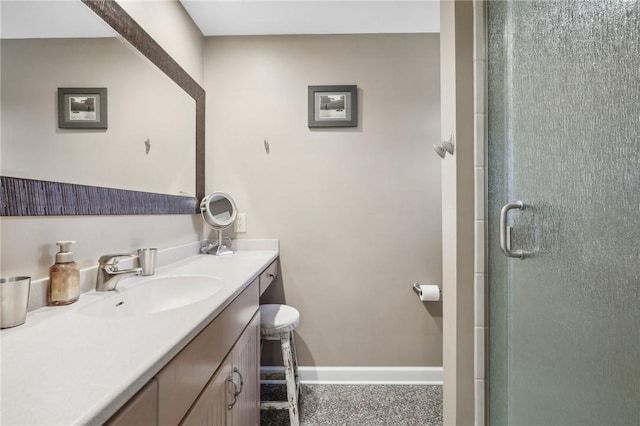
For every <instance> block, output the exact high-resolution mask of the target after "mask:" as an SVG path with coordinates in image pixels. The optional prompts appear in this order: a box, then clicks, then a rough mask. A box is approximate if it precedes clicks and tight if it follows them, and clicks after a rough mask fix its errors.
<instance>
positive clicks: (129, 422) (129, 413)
mask: <svg viewBox="0 0 640 426" xmlns="http://www.w3.org/2000/svg"><path fill="white" fill-rule="evenodd" d="M157 423H158V382H157V381H156V379H151V380H150V381H149V383H147V384H146V385H145V386H144V387H143V388H142V389H141V390H140V391H139V392H138V393H137V394H135V396H133V398H131V399H130V400H129V402H127V403H126V405H125V406H124V407H122V408H121V409H120V411H118V412H117V413H116V414H114V415H113V417H111V418H110V419H109V420H108V421H107V422H106V423H105V426H155V425H156V424H157Z"/></svg>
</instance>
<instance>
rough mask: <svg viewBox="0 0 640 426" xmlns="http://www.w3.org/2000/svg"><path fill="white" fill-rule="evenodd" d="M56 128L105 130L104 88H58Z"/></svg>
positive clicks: (105, 95) (105, 97) (105, 106)
mask: <svg viewBox="0 0 640 426" xmlns="http://www.w3.org/2000/svg"><path fill="white" fill-rule="evenodd" d="M58 127H59V128H61V129H106V128H107V89H106V87H84V88H73V87H60V88H58Z"/></svg>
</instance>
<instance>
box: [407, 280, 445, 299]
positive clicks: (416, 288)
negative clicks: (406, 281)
mask: <svg viewBox="0 0 640 426" xmlns="http://www.w3.org/2000/svg"><path fill="white" fill-rule="evenodd" d="M412 288H413V291H414V293H416V294H417V295H418V296H420V283H413V287H412ZM438 291H439V292H440V299H441V300H442V288H441V287H440V286H438Z"/></svg>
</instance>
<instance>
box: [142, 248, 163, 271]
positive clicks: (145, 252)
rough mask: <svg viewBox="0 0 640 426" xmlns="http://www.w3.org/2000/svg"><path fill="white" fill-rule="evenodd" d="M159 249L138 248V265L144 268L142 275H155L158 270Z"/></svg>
mask: <svg viewBox="0 0 640 426" xmlns="http://www.w3.org/2000/svg"><path fill="white" fill-rule="evenodd" d="M157 255H158V249H156V248H141V249H138V265H139V266H140V268H142V274H140V275H153V274H154V273H155V272H156V256H157Z"/></svg>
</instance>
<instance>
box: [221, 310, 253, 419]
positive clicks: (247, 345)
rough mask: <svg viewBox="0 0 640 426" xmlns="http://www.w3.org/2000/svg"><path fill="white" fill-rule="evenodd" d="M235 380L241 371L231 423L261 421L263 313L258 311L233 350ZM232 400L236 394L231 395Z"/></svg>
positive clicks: (231, 413)
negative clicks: (240, 381)
mask: <svg viewBox="0 0 640 426" xmlns="http://www.w3.org/2000/svg"><path fill="white" fill-rule="evenodd" d="M231 358H232V361H233V370H232V372H233V375H234V376H235V377H234V380H236V381H237V380H240V377H239V376H240V375H242V391H241V392H240V394H239V395H238V396H237V399H236V401H235V404H233V407H232V409H231V410H230V412H229V414H230V418H229V421H228V422H227V424H228V425H231V426H258V425H259V424H260V314H259V313H258V314H256V315H255V316H254V317H253V320H252V321H251V322H250V323H249V325H248V326H247V328H246V329H245V331H244V333H243V334H242V336H241V337H240V339H238V342H237V343H236V345H235V347H234V348H233V351H232V352H231ZM231 402H233V394H232V395H231Z"/></svg>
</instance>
